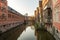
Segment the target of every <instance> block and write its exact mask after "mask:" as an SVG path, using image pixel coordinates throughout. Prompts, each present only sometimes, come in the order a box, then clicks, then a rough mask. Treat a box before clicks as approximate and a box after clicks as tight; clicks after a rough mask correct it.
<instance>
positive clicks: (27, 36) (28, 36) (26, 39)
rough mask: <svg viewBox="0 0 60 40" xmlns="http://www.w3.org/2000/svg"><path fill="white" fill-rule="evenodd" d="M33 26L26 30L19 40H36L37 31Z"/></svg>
mask: <svg viewBox="0 0 60 40" xmlns="http://www.w3.org/2000/svg"><path fill="white" fill-rule="evenodd" d="M34 30H35V29H34V27H33V26H28V27H27V28H26V30H24V31H23V32H22V34H21V35H20V36H19V37H18V39H17V40H36V37H35V31H34Z"/></svg>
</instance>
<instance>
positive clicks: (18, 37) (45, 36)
mask: <svg viewBox="0 0 60 40" xmlns="http://www.w3.org/2000/svg"><path fill="white" fill-rule="evenodd" d="M0 40H55V38H54V37H53V36H52V35H51V34H50V33H49V32H47V31H45V30H44V31H43V30H39V31H36V30H35V28H34V26H25V25H19V26H17V27H16V28H13V29H11V30H9V31H7V32H5V33H3V34H1V35H0Z"/></svg>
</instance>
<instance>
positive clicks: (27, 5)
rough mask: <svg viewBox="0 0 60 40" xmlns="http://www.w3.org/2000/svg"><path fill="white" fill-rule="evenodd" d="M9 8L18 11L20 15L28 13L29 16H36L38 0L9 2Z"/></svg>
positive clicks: (10, 0)
mask: <svg viewBox="0 0 60 40" xmlns="http://www.w3.org/2000/svg"><path fill="white" fill-rule="evenodd" d="M7 1H8V6H10V7H11V8H13V9H14V10H16V11H18V12H19V13H21V14H23V15H25V14H26V13H28V16H33V15H34V10H36V8H37V6H38V1H37V0H7Z"/></svg>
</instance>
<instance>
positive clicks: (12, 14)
mask: <svg viewBox="0 0 60 40" xmlns="http://www.w3.org/2000/svg"><path fill="white" fill-rule="evenodd" d="M24 19H25V16H23V15H22V14H20V13H19V12H17V11H16V10H14V9H12V8H11V7H9V6H8V5H7V0H0V32H5V31H7V30H9V29H11V28H14V27H16V26H17V25H20V24H22V23H23V22H24Z"/></svg>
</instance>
